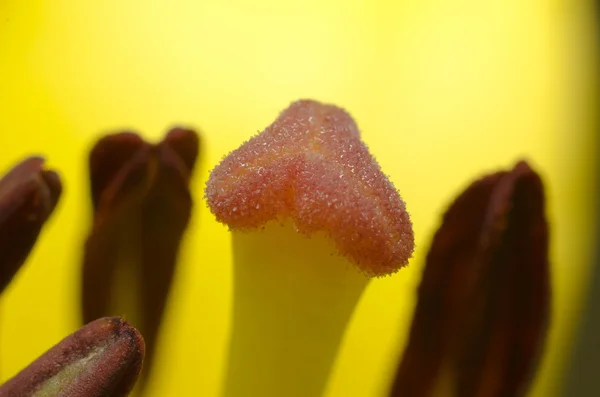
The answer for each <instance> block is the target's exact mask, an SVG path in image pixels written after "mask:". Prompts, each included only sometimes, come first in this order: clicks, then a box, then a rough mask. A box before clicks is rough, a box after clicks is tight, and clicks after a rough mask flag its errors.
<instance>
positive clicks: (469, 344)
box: [390, 162, 551, 397]
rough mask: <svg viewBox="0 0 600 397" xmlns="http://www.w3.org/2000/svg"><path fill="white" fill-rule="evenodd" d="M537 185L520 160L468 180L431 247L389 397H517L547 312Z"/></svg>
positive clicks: (543, 224)
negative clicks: (495, 171)
mask: <svg viewBox="0 0 600 397" xmlns="http://www.w3.org/2000/svg"><path fill="white" fill-rule="evenodd" d="M544 211H545V199H544V186H543V183H542V180H541V179H540V177H539V175H538V174H537V173H536V172H535V171H534V170H533V169H532V168H531V167H530V166H529V165H528V164H527V163H525V162H519V163H518V164H517V165H516V166H515V167H514V168H513V169H512V170H510V171H502V172H497V173H494V174H491V175H488V176H485V177H483V178H482V179H480V180H478V181H476V182H474V183H473V184H472V185H471V186H469V187H468V188H467V189H466V190H465V191H464V192H463V193H462V194H461V195H460V196H459V197H458V198H457V199H456V201H455V202H454V203H453V204H452V205H451V206H450V208H449V209H448V211H447V212H446V214H445V215H444V218H443V222H442V225H441V227H440V228H439V230H438V231H437V233H436V234H435V237H434V239H433V243H432V245H431V248H430V251H429V254H428V256H427V262H426V267H425V270H424V272H423V278H422V281H421V285H420V287H419V291H418V302H417V307H416V310H415V314H414V318H413V323H412V328H411V331H410V336H409V341H408V345H407V347H406V350H405V352H404V356H403V359H402V362H401V364H400V366H399V369H398V372H397V375H396V378H395V381H394V384H393V387H392V391H391V394H390V395H391V396H410V397H429V396H439V395H443V396H453V397H501V396H510V397H518V396H523V395H525V393H526V392H527V390H528V387H529V385H530V383H531V380H532V378H533V376H534V374H535V370H536V368H537V366H538V362H539V359H540V357H541V353H542V350H543V347H544V343H545V338H546V332H547V329H548V322H549V312H550V294H551V291H550V274H549V273H550V271H549V261H548V223H547V221H546V218H545V213H544Z"/></svg>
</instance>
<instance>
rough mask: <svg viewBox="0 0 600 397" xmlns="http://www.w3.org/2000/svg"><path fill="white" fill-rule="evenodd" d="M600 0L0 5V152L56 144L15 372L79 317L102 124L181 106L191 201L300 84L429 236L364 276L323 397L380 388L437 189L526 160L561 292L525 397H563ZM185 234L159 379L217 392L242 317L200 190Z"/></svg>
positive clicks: (141, 119)
mask: <svg viewBox="0 0 600 397" xmlns="http://www.w3.org/2000/svg"><path fill="white" fill-rule="evenodd" d="M592 3H593V2H592V1H583V0H581V1H568V0H555V1H539V2H523V1H520V0H504V1H502V0H493V1H488V2H481V1H476V0H455V1H446V0H426V1H423V0H420V1H419V0H411V1H405V2H392V1H383V0H379V1H366V0H364V1H353V2H348V1H341V0H324V1H317V0H306V1H303V2H300V3H299V2H285V1H277V0H264V1H249V0H236V1H217V0H207V1H201V2H199V1H192V0H186V1H178V2H168V1H133V0H132V1H128V2H121V1H116V0H110V1H104V2H95V3H93V2H81V1H75V0H57V1H53V2H44V1H41V0H37V1H35V0H32V1H29V2H27V3H24V2H23V1H19V0H5V1H3V2H1V3H0V87H1V90H0V109H1V112H0V169H2V170H6V169H7V167H8V166H9V165H10V164H13V163H15V162H16V160H17V159H19V158H22V157H24V155H25V154H30V153H43V154H45V155H46V157H47V158H48V159H49V164H50V165H51V166H52V167H53V168H56V169H58V170H60V172H61V177H62V179H63V181H64V185H65V191H64V196H63V200H62V201H61V203H60V204H59V206H58V208H57V211H56V213H55V214H54V216H53V217H52V219H51V221H50V222H49V224H48V225H47V226H46V228H45V230H44V232H43V233H42V235H41V236H40V241H39V244H38V246H37V247H36V249H35V250H34V252H33V254H32V256H31V257H30V260H29V261H28V263H27V264H26V266H25V268H24V269H22V271H21V272H20V273H19V275H18V276H17V279H15V282H14V283H13V285H11V287H10V288H9V289H8V290H7V291H6V293H5V294H4V295H3V296H2V300H1V303H0V305H1V308H0V374H1V376H2V379H7V378H8V377H10V376H11V375H13V374H15V373H16V372H17V371H18V370H19V369H20V368H22V367H23V366H25V365H26V363H28V362H30V361H32V360H33V359H34V358H35V357H37V356H38V355H39V354H40V353H42V352H43V351H45V350H46V349H47V348H48V347H49V346H51V345H53V344H54V343H56V342H57V341H58V340H60V339H61V338H62V337H64V335H67V334H68V333H70V332H72V331H74V330H75V329H76V328H78V321H79V319H78V315H77V313H78V305H77V297H78V288H79V285H78V280H79V271H80V261H81V256H82V252H81V248H82V244H83V236H85V230H87V228H88V227H89V225H90V221H91V206H90V203H89V198H88V197H87V192H88V190H89V189H88V182H87V180H86V155H87V151H88V150H89V149H90V147H91V144H92V143H93V142H94V140H95V139H96V138H97V137H98V136H99V134H101V133H103V132H106V131H108V130H110V131H114V130H115V129H122V128H128V127H131V128H134V129H135V130H137V131H144V132H147V134H148V135H147V136H146V137H148V138H152V139H157V138H158V137H159V136H160V135H161V134H162V131H164V129H165V128H167V127H169V126H171V125H173V124H174V123H181V124H185V125H190V126H194V127H197V128H198V130H199V131H202V132H203V142H204V143H205V145H206V147H205V148H203V150H204V151H205V153H203V154H202V155H201V158H202V161H201V163H200V164H199V169H198V172H197V173H196V177H195V179H194V180H193V181H192V188H193V189H195V190H194V191H195V195H196V199H197V200H198V201H199V200H200V198H201V197H202V188H203V186H204V182H205V181H206V178H207V176H208V170H209V169H210V168H211V167H213V166H214V165H215V164H216V163H217V162H218V161H219V160H220V159H221V157H222V156H223V155H225V154H226V153H227V152H228V151H230V150H232V149H234V148H236V147H238V146H239V144H240V143H241V142H242V141H244V140H245V139H247V138H248V137H249V136H250V135H251V134H254V133H256V131H258V130H262V129H263V128H264V127H265V126H266V125H268V124H269V123H270V122H271V121H272V120H273V119H274V118H275V117H276V115H277V113H278V112H279V110H280V109H283V108H285V107H286V106H287V104H288V103H289V102H291V101H292V100H295V99H297V98H307V97H308V98H314V99H317V100H321V101H324V102H331V103H336V104H338V105H339V106H342V107H344V108H346V109H347V110H348V111H349V112H350V113H351V114H352V115H353V117H354V118H355V119H356V121H357V123H358V125H359V127H360V129H361V130H362V131H363V138H364V140H365V141H366V143H367V144H368V145H369V146H370V150H371V153H373V154H374V155H375V156H376V157H377V159H378V161H379V163H380V164H381V166H382V169H383V170H384V171H385V172H386V173H387V174H389V175H390V177H391V179H392V181H393V182H394V183H395V184H396V185H397V186H398V187H400V188H401V190H402V194H403V198H404V199H405V200H406V202H407V204H408V207H409V209H410V211H411V217H412V220H413V222H414V225H415V233H416V241H417V247H418V249H417V253H416V258H415V259H414V260H413V262H412V264H411V266H410V267H409V268H408V269H405V270H403V271H402V272H401V273H399V274H397V275H396V276H394V277H390V278H387V279H382V280H376V281H377V282H373V283H371V285H370V286H369V288H368V289H367V291H366V293H365V295H364V297H363V299H362V301H361V302H360V304H359V307H358V310H357V312H356V314H355V316H354V317H353V319H352V322H351V324H350V327H349V329H348V332H347V335H346V338H345V341H344V344H343V346H342V350H341V353H340V355H339V358H338V362H337V365H336V368H335V372H334V374H333V377H332V379H331V382H330V387H329V392H328V395H327V397H338V396H340V397H341V396H344V397H346V396H377V395H382V393H385V392H386V391H387V389H388V382H389V379H390V376H391V375H392V373H393V371H394V369H395V363H396V362H397V356H396V354H398V353H399V352H400V351H401V349H402V345H403V343H404V337H405V336H406V334H407V332H408V328H409V327H408V325H409V324H408V322H409V321H410V319H411V315H412V309H413V306H414V303H415V287H416V286H417V284H418V281H419V278H420V273H421V269H422V267H421V265H422V258H423V254H424V252H425V250H426V249H427V246H426V245H427V244H428V242H429V241H430V236H431V234H432V233H433V231H434V230H435V229H436V228H437V225H438V223H439V216H440V215H441V213H442V212H443V210H444V206H445V205H446V203H448V202H449V201H450V199H451V198H452V197H454V196H455V195H456V193H457V192H458V191H459V189H461V188H462V187H463V186H464V184H465V183H466V182H467V181H469V180H471V179H472V178H473V177H474V176H477V175H479V174H481V173H482V172H483V171H485V170H490V169H494V168H499V167H503V166H505V165H506V164H510V163H512V162H514V160H515V159H516V158H519V157H522V156H526V157H528V158H529V159H531V160H532V163H533V164H534V165H535V166H536V168H537V169H539V170H541V171H542V174H543V175H542V176H543V177H544V179H545V181H546V182H547V185H548V196H549V216H550V220H551V222H552V264H553V282H554V293H555V302H554V313H553V321H554V322H553V326H552V328H551V331H550V335H549V349H548V351H547V354H546V358H545V360H544V362H543V365H542V371H541V373H540V376H539V378H538V379H537V382H536V385H535V386H534V390H533V393H532V395H533V396H537V397H549V396H550V397H551V396H553V395H556V393H558V390H557V388H558V387H559V385H560V382H561V378H562V374H563V372H564V370H565V365H566V364H567V363H568V361H567V360H568V358H569V351H570V348H571V342H572V338H573V336H574V333H573V332H574V331H575V329H576V326H577V313H578V310H579V308H580V307H581V304H582V298H583V297H584V294H585V292H586V284H585V281H586V276H587V274H588V269H589V263H590V260H591V253H590V249H591V245H592V241H591V236H592V227H593V224H592V222H593V219H595V216H594V215H595V214H594V211H595V201H596V200H597V197H596V196H594V194H592V192H594V190H593V189H592V188H591V186H590V183H591V180H592V172H593V170H592V166H593V162H592V161H593V159H594V155H595V152H594V148H595V146H596V143H597V142H596V139H597V138H596V136H595V135H594V134H593V132H592V125H591V118H590V116H591V112H592V104H591V102H590V101H591V94H590V92H589V91H587V90H589V89H590V88H589V87H592V86H593V85H594V82H593V81H592V78H593V73H594V71H595V70H596V69H595V68H597V64H596V62H597V58H596V55H597V54H594V52H593V51H594V49H595V48H596V46H595V44H594V43H593V42H592V40H593V35H594V34H593V29H594V26H593V22H594V21H593V20H592V16H591V15H590V14H591V8H592V7H593V4H592ZM183 248H184V252H183V253H182V255H181V263H180V266H179V270H178V271H179V273H178V274H177V276H176V280H175V287H176V290H175V293H174V294H173V296H172V299H171V302H170V306H169V309H168V310H169V312H168V313H167V323H166V326H165V332H164V333H163V335H162V340H161V342H160V346H159V352H158V354H161V357H162V361H161V362H159V363H157V366H156V367H155V376H154V379H153V384H152V385H150V389H152V390H153V393H152V395H153V396H164V395H174V396H176V395H181V396H185V395H190V393H192V391H193V392H201V393H202V394H203V395H206V396H216V395H218V392H219V390H221V379H222V376H223V373H224V368H225V367H224V366H225V357H226V344H227V339H228V335H229V326H230V320H229V316H230V306H231V292H232V288H231V282H232V273H231V263H232V257H231V252H230V251H231V241H230V235H229V234H228V232H227V230H226V228H224V227H222V226H220V225H218V224H217V223H216V221H215V220H214V219H213V217H212V216H211V214H210V213H209V211H208V210H207V209H205V208H203V205H202V204H200V205H198V206H197V211H196V212H195V214H194V217H193V219H192V225H191V228H190V233H189V234H188V236H187V238H186V240H185V241H184V246H183ZM399 335H400V339H401V340H399V339H398V338H399Z"/></svg>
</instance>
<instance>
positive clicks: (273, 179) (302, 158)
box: [206, 100, 414, 276]
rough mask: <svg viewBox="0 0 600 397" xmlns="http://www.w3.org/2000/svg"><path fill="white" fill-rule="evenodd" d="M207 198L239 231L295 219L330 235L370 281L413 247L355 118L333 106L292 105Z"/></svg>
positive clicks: (215, 177) (303, 229)
mask: <svg viewBox="0 0 600 397" xmlns="http://www.w3.org/2000/svg"><path fill="white" fill-rule="evenodd" d="M206 198H207V201H208V205H209V207H210V209H211V211H212V212H213V213H214V214H215V216H216V217H217V220H218V221H220V222H222V223H225V224H227V225H228V226H229V227H230V228H231V229H234V230H250V229H254V228H257V227H261V226H263V225H264V224H266V223H267V222H268V221H270V220H276V219H278V220H283V219H286V218H291V219H292V221H293V222H294V224H295V226H296V227H297V229H298V231H299V232H300V233H303V234H306V235H311V234H313V233H315V232H325V233H326V234H327V235H328V236H329V237H330V238H331V239H332V240H333V241H334V242H335V244H336V246H337V249H338V250H339V252H340V253H341V254H342V255H344V256H345V257H347V258H348V259H349V260H350V261H352V262H353V263H354V264H356V265H357V266H358V267H359V268H360V269H361V270H362V271H363V272H364V273H366V274H368V275H370V276H382V275H386V274H391V273H394V272H396V271H397V270H398V269H400V268H401V267H402V266H404V265H406V264H407V263H408V259H409V258H410V256H411V255H412V252H413V249H414V238H413V232H412V224H411V222H410V218H409V215H408V213H407V212H406V206H405V204H404V202H403V201H402V199H401V198H400V196H399V194H398V192H397V191H396V189H395V187H394V185H393V184H392V183H391V182H390V181H389V180H388V179H387V177H386V176H385V175H384V174H383V173H382V172H381V169H380V167H379V165H378V164H377V162H376V161H375V159H374V158H373V157H372V156H371V154H370V153H369V150H368V148H367V147H366V145H365V144H364V143H363V142H362V141H361V140H360V134H359V131H358V128H357V126H356V124H355V122H354V120H353V119H352V117H351V116H350V115H349V114H348V113H346V112H345V111H344V110H343V109H340V108H338V107H335V106H332V105H325V104H321V103H318V102H315V101H309V100H302V101H298V102H295V103H293V104H292V105H291V106H290V107H289V108H288V109H286V110H285V111H284V112H283V113H281V115H280V116H279V118H278V119H277V120H275V122H274V123H273V124H271V125H270V126H269V127H268V128H267V129H266V130H264V131H263V132H262V133H260V134H258V135H256V136H255V137H253V138H251V139H250V140H249V141H248V142H245V143H244V144H243V145H242V146H241V147H240V148H238V149H236V150H234V151H233V152H232V153H231V154H229V156H227V157H226V158H225V159H224V160H223V161H222V162H221V163H220V164H219V165H218V166H217V167H216V168H215V169H214V170H213V171H212V172H211V175H210V178H209V180H208V182H207V186H206Z"/></svg>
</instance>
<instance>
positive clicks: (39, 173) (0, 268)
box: [0, 157, 62, 292]
mask: <svg viewBox="0 0 600 397" xmlns="http://www.w3.org/2000/svg"><path fill="white" fill-rule="evenodd" d="M61 192H62V185H61V182H60V179H59V177H58V174H57V173H56V172H54V171H52V170H46V169H44V159H43V158H41V157H30V158H27V159H25V160H23V161H22V162H20V163H19V164H17V165H16V166H15V167H14V168H13V169H12V170H11V171H9V172H8V173H7V174H6V175H5V176H4V177H3V178H2V179H0V292H1V291H3V290H4V288H5V287H6V286H7V285H8V284H9V283H10V281H11V280H12V278H13V276H14V275H15V274H16V273H17V271H18V270H19V268H20V267H21V265H22V264H23V262H25V259H27V256H28V255H29V252H30V251H31V249H32V248H33V246H34V244H35V242H36V240H37V238H38V236H39V234H40V232H41V230H42V227H43V225H44V223H45V222H46V221H47V220H48V218H49V217H50V215H51V214H52V211H53V210H54V208H55V207H56V204H57V203H58V200H59V198H60V195H61Z"/></svg>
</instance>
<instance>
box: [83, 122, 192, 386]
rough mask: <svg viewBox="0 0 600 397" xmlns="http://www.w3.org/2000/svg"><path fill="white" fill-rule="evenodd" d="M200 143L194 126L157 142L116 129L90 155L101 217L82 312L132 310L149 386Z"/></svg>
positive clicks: (87, 263)
mask: <svg viewBox="0 0 600 397" xmlns="http://www.w3.org/2000/svg"><path fill="white" fill-rule="evenodd" d="M198 146H199V139H198V135H197V134H196V133H195V132H194V131H192V130H189V129H183V128H174V129H172V130H171V131H169V133H168V134H167V136H166V137H165V138H164V140H163V141H162V142H160V143H158V144H155V145H154V144H149V143H147V142H145V141H143V140H142V139H141V138H140V137H139V136H138V135H136V134H134V133H130V132H124V133H119V134H114V135H109V136H106V137H104V138H102V139H101V140H100V141H99V142H98V143H96V145H95V146H94V148H93V150H92V152H91V154H90V159H89V166H90V178H91V193H92V203H93V206H94V222H93V226H92V230H91V232H90V235H89V237H88V239H87V241H86V244H85V254H84V260H83V280H82V282H83V288H82V291H81V294H82V296H81V298H82V310H83V319H84V322H85V323H87V322H90V321H92V320H94V319H96V318H99V317H104V316H115V315H125V316H127V318H128V321H130V322H131V323H132V324H134V325H135V326H136V327H137V328H138V329H139V330H140V332H141V333H142V334H143V335H144V338H145V340H146V346H147V355H146V365H145V366H144V372H143V373H142V375H141V376H140V382H139V383H140V384H141V387H142V388H143V386H144V381H145V379H146V374H147V373H148V372H149V371H150V370H151V367H152V361H153V358H154V351H155V348H156V342H157V338H158V333H159V328H160V324H161V321H162V318H163V313H164V310H165V305H166V303H167V298H168V295H169V291H170V288H171V283H172V280H173V276H174V274H175V268H176V262H177V255H178V251H179V245H180V241H181V238H182V236H183V233H184V231H185V229H186V227H187V225H188V222H189V218H190V214H191V211H192V196H191V194H190V191H189V180H190V177H191V174H192V171H193V169H194V164H195V162H196V157H197V155H198Z"/></svg>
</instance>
